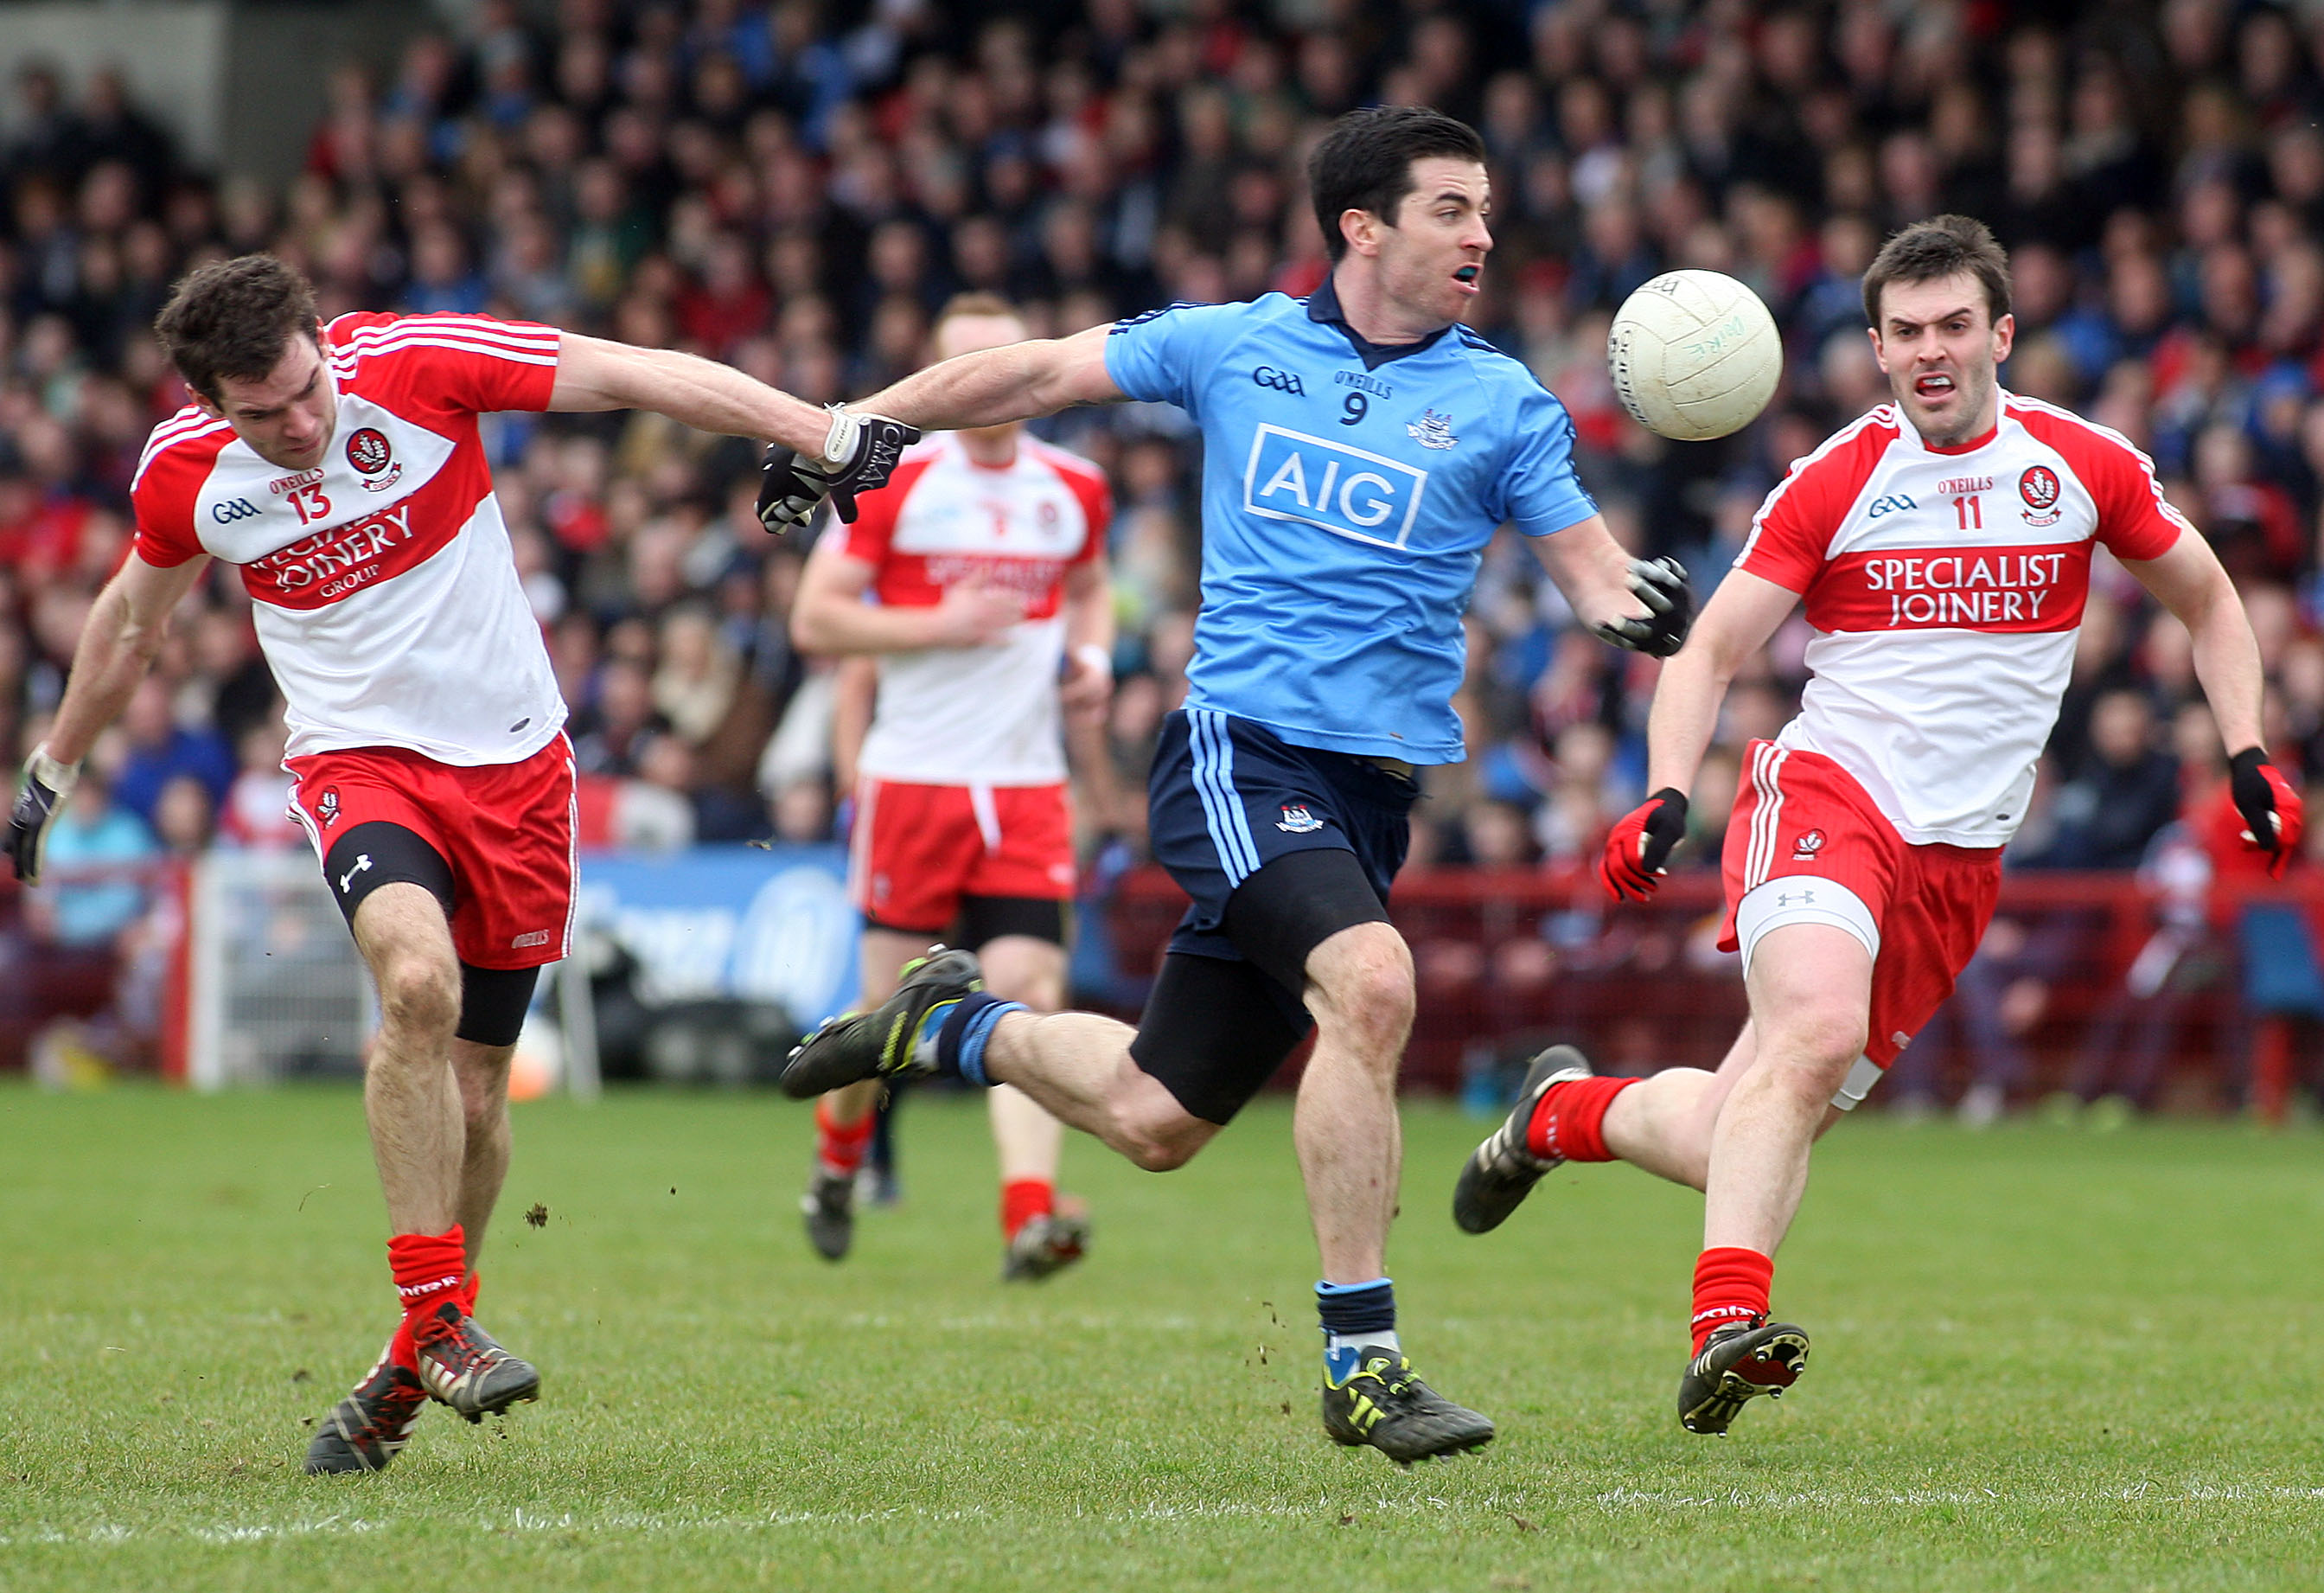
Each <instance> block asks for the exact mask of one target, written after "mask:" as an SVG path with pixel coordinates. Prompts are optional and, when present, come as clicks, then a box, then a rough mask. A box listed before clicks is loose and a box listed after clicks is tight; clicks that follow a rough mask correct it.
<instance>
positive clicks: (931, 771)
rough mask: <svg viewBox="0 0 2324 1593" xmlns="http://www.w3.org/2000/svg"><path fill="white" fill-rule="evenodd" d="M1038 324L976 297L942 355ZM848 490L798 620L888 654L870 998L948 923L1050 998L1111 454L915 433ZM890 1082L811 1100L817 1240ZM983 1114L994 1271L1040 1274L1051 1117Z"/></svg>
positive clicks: (882, 669) (1055, 1003)
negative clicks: (884, 466)
mask: <svg viewBox="0 0 2324 1593" xmlns="http://www.w3.org/2000/svg"><path fill="white" fill-rule="evenodd" d="M1026 336H1027V329H1026V326H1025V323H1024V321H1023V320H1021V319H1020V318H1019V315H1018V313H1017V311H1016V310H1014V309H1013V308H1011V307H1010V305H1009V304H1008V303H1007V302H1006V301H1003V300H1001V299H998V298H995V297H993V296H992V295H991V294H964V295H962V296H960V297H959V298H956V299H954V301H952V302H951V303H949V304H947V305H946V306H945V308H944V310H943V311H942V312H941V313H940V314H939V315H938V317H937V320H936V328H935V329H934V332H933V336H932V340H933V344H934V349H933V352H934V354H935V357H936V358H938V359H949V358H951V357H954V356H955V355H960V354H966V353H969V352H971V351H973V350H975V349H980V348H995V347H1001V346H1002V345H1004V344H1009V343H1016V342H1021V341H1022V340H1023V339H1024V338H1025V337H1026ZM858 509H859V513H858V517H857V519H856V520H855V522H854V523H853V524H852V525H849V526H846V527H844V529H842V528H840V527H839V526H837V525H836V524H835V525H834V526H833V527H832V528H831V530H830V531H829V532H827V533H826V534H825V537H824V538H823V540H822V541H821V542H818V543H817V544H816V550H815V552H814V554H813V555H812V556H811V557H810V558H809V559H808V560H807V571H806V573H805V575H804V576H803V577H802V578H801V579H800V582H799V594H798V602H797V604H796V605H795V606H794V607H793V609H792V619H791V629H792V634H793V635H794V636H795V637H796V638H797V640H798V644H799V646H800V647H802V648H804V649H807V650H808V651H810V652H816V653H850V654H870V655H871V656H873V657H874V658H876V660H877V665H878V675H879V679H878V687H877V695H876V698H875V699H874V706H873V708H872V711H871V725H870V727H869V729H868V731H867V732H866V733H865V734H864V736H863V741H862V748H861V751H860V752H859V753H858V754H857V755H856V757H855V760H854V761H855V764H856V770H857V777H856V783H855V824H854V830H853V836H852V838H851V857H850V858H849V875H850V881H851V886H852V891H853V895H854V898H855V904H856V906H857V907H858V908H859V909H860V910H861V911H862V914H863V926H864V927H863V939H862V977H863V995H862V1002H863V1005H866V1006H867V1007H868V1006H870V1005H874V1004H876V1003H878V1002H881V1001H883V1000H885V999H886V998H887V997H888V996H889V995H890V993H891V992H893V990H894V989H895V987H896V983H897V980H898V978H899V976H900V974H901V973H902V970H903V968H904V965H905V963H907V962H908V961H909V960H910V959H913V958H916V957H919V956H923V955H925V954H926V953H927V949H928V948H929V946H930V945H931V944H932V943H934V942H936V941H937V940H945V939H949V940H950V941H951V943H953V944H955V945H959V946H963V947H964V948H966V949H969V950H971V951H973V952H975V953H976V954H977V958H978V960H979V962H980V963H981V964H982V969H983V977H984V983H985V987H986V988H987V989H989V990H991V991H992V992H993V993H994V994H995V995H998V996H1002V997H1003V998H1005V999H1007V1000H1010V1001H1021V1002H1023V1003H1025V1004H1026V1005H1028V1007H1031V1008H1032V1009H1033V1010H1034V1011H1036V1012H1056V1010H1058V1009H1059V1008H1060V1007H1061V1006H1063V1005H1064V1004H1065V917H1066V913H1065V908H1066V903H1068V902H1069V901H1070V900H1071V899H1072V897H1073V893H1074V847H1073V824H1072V818H1071V813H1070V810H1069V808H1068V804H1067V793H1066V783H1065V739H1064V716H1065V714H1066V713H1068V712H1074V713H1084V714H1090V715H1095V714H1096V713H1098V712H1100V711H1102V709H1103V708H1104V706H1105V704H1106V701H1107V699H1108V698H1109V697H1110V696H1111V692H1112V689H1113V666H1112V662H1111V657H1112V648H1113V598H1112V593H1111V586H1110V584H1109V582H1108V579H1107V575H1106V562H1105V533H1106V527H1107V524H1108V523H1109V522H1110V520H1111V517H1112V504H1111V496H1110V495H1109V493H1108V491H1107V488H1106V483H1105V474H1104V472H1103V471H1102V470H1100V469H1099V468H1097V467H1096V466H1095V465H1093V464H1092V463H1090V461H1088V460H1087V459H1084V458H1081V457H1080V456H1079V455H1077V454H1070V453H1067V452H1065V450H1064V449H1056V448H1052V447H1050V446H1048V445H1047V444H1046V443H1043V442H1041V441H1039V440H1037V439H1035V438H1033V437H1031V436H1029V435H1028V434H1027V433H1026V431H1025V429H1024V427H1023V425H1022V424H1021V423H1017V422H1012V423H1010V424H1007V425H1001V426H991V427H986V428H984V429H982V430H981V431H954V432H945V433H943V434H941V435H939V436H937V437H935V438H932V439H930V440H927V441H926V442H923V443H921V444H920V445H919V446H918V448H915V449H910V450H908V451H907V452H906V453H905V455H904V456H903V459H902V462H901V463H900V464H899V465H898V466H897V468H896V472H895V475H894V476H893V477H891V478H890V481H889V483H888V485H887V486H885V487H883V488H882V489H881V490H880V491H878V492H875V493H868V494H866V495H863V497H862V499H861V500H859V505H858ZM880 1090H881V1085H880V1083H879V1082H878V1081H876V1080H874V1081H869V1082H865V1083H862V1084H854V1085H850V1086H848V1087H847V1088H844V1089H840V1090H835V1091H834V1092H832V1093H831V1094H830V1095H828V1096H825V1098H823V1099H822V1100H821V1101H819V1102H818V1103H817V1104H816V1157H815V1166H814V1170H813V1172H812V1174H811V1175H810V1178H809V1181H808V1184H807V1194H806V1195H805V1196H804V1197H803V1198H802V1199H801V1201H800V1209H801V1211H802V1213H803V1214H804V1216H805V1218H806V1221H807V1237H808V1240H809V1242H810V1243H812V1244H813V1245H814V1246H815V1247H816V1250H817V1251H818V1252H820V1253H821V1254H822V1255H825V1257H827V1258H829V1259H830V1260H833V1261H837V1260H839V1259H840V1258H841V1257H842V1256H844V1255H846V1253H847V1249H848V1246H849V1245H850V1243H851V1242H852V1239H853V1223H854V1215H853V1198H854V1196H853V1191H854V1187H855V1175H856V1172H858V1170H859V1169H860V1168H861V1167H862V1162H863V1157H864V1152H865V1148H866V1144H867V1143H868V1141H869V1139H870V1137H871V1130H872V1125H873V1123H872V1108H873V1107H874V1106H875V1104H876V1103H877V1101H878V1099H879V1095H880ZM991 1112H992V1137H993V1144H994V1145H995V1147H996V1148H997V1149H998V1151H999V1153H1000V1160H1001V1230H1002V1242H1003V1245H1004V1246H1005V1251H1004V1260H1003V1264H1002V1270H1001V1276H1002V1277H1003V1278H1026V1279H1038V1278H1043V1277H1047V1275H1049V1274H1050V1273H1054V1272H1056V1270H1057V1269H1058V1268H1059V1267H1061V1266H1065V1265H1066V1264H1070V1263H1072V1262H1074V1261H1075V1260H1077V1259H1079V1258H1080V1256H1081V1254H1082V1251H1083V1248H1084V1245H1085V1243H1086V1240H1087V1227H1086V1224H1085V1223H1084V1219H1083V1218H1082V1216H1081V1214H1080V1213H1079V1212H1078V1211H1075V1210H1071V1209H1067V1210H1060V1209H1058V1203H1057V1197H1056V1177H1057V1157H1058V1144H1059V1140H1060V1138H1061V1131H1060V1129H1059V1127H1058V1125H1057V1122H1056V1119H1055V1118H1054V1117H1051V1116H1049V1115H1048V1114H1047V1112H1045V1111H1043V1110H1042V1109H1041V1108H1040V1107H1037V1106H1036V1105H1034V1104H1033V1102H1032V1100H1031V1099H1030V1098H1028V1097H1026V1096H1025V1095H1023V1094H1021V1093H1020V1092H1019V1091H1018V1090H1015V1089H1013V1088H1009V1087H1007V1086H1005V1085H1004V1086H1001V1087H999V1088H995V1089H993V1090H992V1091H991Z"/></svg>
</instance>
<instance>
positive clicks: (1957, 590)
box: [1864, 552, 2067, 626]
mask: <svg viewBox="0 0 2324 1593" xmlns="http://www.w3.org/2000/svg"><path fill="white" fill-rule="evenodd" d="M2066 558H2067V555H2065V554H2064V553H1966V552H1964V553H1931V554H1904V555H1898V556H1895V557H1883V556H1880V555H1877V554H1876V555H1873V556H1870V557H1867V559H1866V560H1864V579H1865V583H1866V585H1867V587H1868V588H1870V589H1871V590H1873V591H1875V592H1885V593H1886V594H1887V595H1888V623H1889V624H1890V625H1892V626H1901V625H2010V624H2014V623H2018V622H2022V621H2026V620H2038V619H2040V618H2041V617H2042V605H2043V601H2044V600H2045V599H2046V598H2048V597H2050V596H2051V594H2052V593H2053V592H2055V591H2056V590H2057V589H2058V586H2059V583H2060V582H2061V580H2062V579H2064V575H2065V568H2066Z"/></svg>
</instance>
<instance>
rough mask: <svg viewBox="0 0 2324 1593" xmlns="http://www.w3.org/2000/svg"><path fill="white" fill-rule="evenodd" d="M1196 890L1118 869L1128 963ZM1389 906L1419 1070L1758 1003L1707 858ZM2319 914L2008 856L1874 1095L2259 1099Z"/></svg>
mask: <svg viewBox="0 0 2324 1593" xmlns="http://www.w3.org/2000/svg"><path fill="white" fill-rule="evenodd" d="M1184 909H1185V896H1184V894H1181V893H1180V892H1179V891H1178V889H1177V887H1176V885H1174V884H1171V883H1170V881H1169V878H1168V876H1167V875H1164V874H1163V873H1162V872H1161V871H1160V870H1159V869H1155V868H1145V869H1139V870H1135V871H1132V872H1131V873H1130V874H1128V875H1124V876H1123V879H1122V881H1121V884H1120V889H1119V891H1118V893H1117V894H1116V896H1115V899H1114V901H1113V903H1112V906H1111V930H1112V931H1113V935H1114V939H1115V943H1116V948H1117V952H1118V955H1119V957H1120V960H1121V962H1122V963H1123V965H1124V967H1125V968H1127V969H1128V970H1130V972H1132V973H1136V974H1141V975H1150V974H1151V973H1152V971H1153V970H1154V968H1155V967H1156V966H1157V963H1158V959H1159V957H1160V954H1161V950H1162V947H1163V944H1164V942H1165V941H1166V940H1167V938H1168V936H1169V932H1170V931H1171V929H1172V928H1173V927H1174V926H1175V925H1176V922H1177V920H1178V915H1179V913H1180V912H1182V911H1183V910H1184ZM1390 911H1391V915H1392V916H1393V918H1394V919H1395V922H1396V924H1397V928H1398V930H1400V931H1402V932H1403V934H1404V936H1405V938H1406V940H1407V941H1408V942H1409V943H1410V945H1411V947H1412V951H1413V959H1414V963H1415V966H1416V971H1417V975H1418V981H1419V1016H1418V1021H1417V1022H1416V1024H1415V1027H1414V1033H1413V1039H1412V1043H1411V1046H1410V1049H1409V1050H1408V1051H1407V1053H1406V1060H1405V1070H1404V1083H1405V1086H1406V1088H1419V1089H1433V1090H1445V1091H1450V1090H1455V1089H1458V1088H1462V1085H1463V1083H1464V1080H1465V1079H1470V1078H1471V1076H1473V1075H1474V1074H1475V1073H1476V1071H1477V1070H1479V1069H1480V1067H1483V1066H1490V1065H1499V1066H1501V1067H1504V1068H1505V1067H1506V1066H1507V1065H1508V1063H1509V1062H1510V1061H1512V1060H1515V1059H1517V1058H1521V1057H1522V1056H1524V1055H1525V1054H1526V1053H1528V1052H1529V1051H1532V1050H1534V1049H1536V1048H1537V1047H1538V1046H1539V1045H1542V1044H1545V1043H1548V1042H1552V1041H1554V1040H1571V1041H1573V1042H1576V1043H1579V1044H1581V1045H1582V1046H1584V1047H1585V1048H1586V1049H1588V1050H1589V1051H1590V1052H1591V1056H1592V1059H1593V1060H1594V1061H1595V1062H1596V1064H1597V1065H1598V1066H1599V1067H1600V1070H1602V1071H1607V1072H1621V1073H1649V1072H1653V1071H1655V1070H1656V1069H1659V1068H1663V1067H1667V1066H1674V1065H1683V1066H1690V1067H1701V1068H1709V1067H1715V1066H1717V1065H1718V1062H1719V1059H1720V1057H1721V1056H1722V1055H1723V1054H1724V1053H1725V1051H1726V1050H1727V1048H1728V1046H1729V1044H1730V1043H1731V1042H1732V1041H1733V1040H1734V1038H1735V1034H1736V1031H1737V1029H1738V1025H1739V1024H1740V1023H1741V1022H1742V1020H1743V1016H1744V1010H1745V1008H1744V996H1743V986H1742V978H1741V972H1740V968H1739V966H1738V959H1736V958H1734V957H1732V956H1731V955H1727V954H1722V953H1720V951H1718V950H1717V949H1716V946H1715V941H1716V940H1717V936H1718V931H1719V926H1720V912H1721V904H1720V884H1719V879H1718V876H1717V875H1716V874H1715V873H1713V872H1711V871H1709V870H1701V871H1697V872H1692V873H1680V874H1675V875H1672V876H1671V877H1670V878H1669V879H1668V880H1667V881H1665V884H1664V885H1663V888H1662V889H1661V891H1660V892H1659V893H1658V894H1656V896H1655V900H1654V901H1653V903H1650V904H1648V905H1646V906H1644V907H1637V906H1626V907H1622V908H1619V909H1615V908H1613V907H1611V906H1609V904H1608V903H1607V902H1606V901H1605V898H1604V896H1603V894H1601V893H1600V889H1599V886H1598V884H1597V881H1596V879H1595V877H1594V875H1591V874H1590V873H1588V872H1586V871H1579V870H1575V871H1563V872H1547V871H1541V870H1532V869H1508V870H1501V869H1471V868H1444V869H1429V870H1416V871H1413V872H1410V873H1407V874H1406V875H1404V876H1403V877H1402V878H1400V879H1399V880H1398V881H1397V887H1396V894H1395V898H1394V901H1393V903H1391V909H1390ZM2311 919H2314V920H2316V921H2317V922H2324V881H2316V880H2310V879H2306V878H2298V877H2296V878H2295V879H2293V880H2292V881H2287V882H2285V883H2284V884H2282V885H2269V884H2224V883H2223V884H2219V885H2218V886H2217V887H2215V888H2214V889H2213V890H2212V892H2211V893H2210V894H2209V896H2208V898H2205V899H2201V900H2199V901H2197V902H2195V903H2193V904H2192V907H2191V910H2190V904H2189V903H2187V902H2186V901H2185V900H2184V899H2183V898H2177V899H2174V898H2171V897H2167V896H2164V895H2161V894H2157V893H2155V892H2153V891H2150V890H2149V889H2146V888H2144V886H2142V884H2140V882H2139V881H2138V880H2137V879H2136V878H2135V877H2134V876H2132V875H2124V874H2063V873H2061V874H2013V875H2008V876H2006V880H2005V884H2004V886H2003V890H2002V896H2001V904H2000V908H1999V910H1998V912H1997V913H1996V916H1995V928H1994V930H1993V931H1992V932H1991V933H1990V934H1989V935H1988V937H1987V942H1986V945H1985V948H1984V949H1983V950H1982V951H1981V952H1980V954H1979V957H1978V960H1977V961H1976V962H1975V963H1972V964H1971V966H1970V969H1969V972H1968V973H1967V974H1965V975H1964V976H1963V980H1962V985H1961V988H1960V990H1958V991H1957V992H1956V993H1955V995H1954V997H1953V999H1952V1000H1951V1001H1950V1002H1949V1003H1948V1004H1947V1005H1946V1007H1945V1008H1944V1009H1943V1010H1941V1012H1940V1014H1939V1015H1938V1017H1937V1019H1936V1020H1934V1021H1933V1022H1932V1023H1931V1024H1930V1026H1929V1027H1928V1028H1927V1029H1924V1030H1923V1032H1922V1034H1921V1036H1920V1037H1919V1039H1918V1040H1917V1041H1916V1042H1915V1044H1914V1046H1913V1047H1912V1048H1911V1049H1910V1050H1908V1051H1907V1052H1906V1053H1905V1056H1904V1058H1902V1059H1900V1060H1899V1061H1898V1063H1897V1066H1896V1068H1895V1070H1894V1071H1893V1072H1892V1074H1891V1078H1890V1080H1889V1083H1888V1085H1887V1086H1886V1087H1885V1088H1884V1089H1883V1090H1882V1092H1881V1095H1880V1096H1877V1097H1876V1099H1880V1098H1890V1099H1894V1098H1895V1097H1896V1095H1897V1094H1898V1093H1899V1091H1900V1089H1901V1090H1904V1091H1908V1092H1912V1093H1917V1094H1921V1095H1923V1096H1924V1097H1925V1098H1930V1099H1944V1100H1950V1099H1954V1098H1958V1097H1960V1095H1962V1094H1963V1093H1965V1092H1966V1091H1967V1090H1969V1089H1970V1088H1974V1087H1975V1086H1976V1085H1977V1084H1978V1083H1979V1082H1984V1083H1986V1084H1987V1085H1988V1086H1989V1087H1991V1088H1995V1089H1997V1091H1999V1092H2001V1093H2003V1094H2005V1095H2006V1097H2007V1098H2009V1099H2012V1100H2024V1099H2028V1098H2033V1097H2036V1096H2040V1095H2043V1094H2046V1093H2048V1092H2050V1091H2052V1090H2056V1089H2064V1088H2071V1089H2075V1090H2077V1091H2078V1092H2080V1093H2081V1094H2083V1095H2084V1096H2085V1097H2087V1098H2096V1097H2098V1096H2101V1095H2107V1094H2124V1095H2127V1096H2130V1097H2131V1098H2134V1099H2135V1101H2136V1102H2137V1104H2139V1105H2141V1106H2144V1107H2183V1108H2193V1109H2201V1108H2204V1107H2218V1106H2226V1105H2231V1104H2235V1103H2236V1102H2237V1101H2239V1100H2240V1099H2242V1098H2244V1096H2245V1094H2246V1090H2247V1089H2253V1090H2256V1091H2258V1092H2259V1093H2260V1094H2261V1096H2262V1104H2263V1105H2265V1092H2266V1091H2267V1090H2268V1089H2269V1088H2274V1089H2276V1090H2278V1091H2281V1090H2282V1088H2287V1087H2288V1085H2289V1083H2290V1082H2291V1080H2292V1079H2293V1078H2295V1077H2296V1076H2297V1075H2298V1074H2299V1073H2300V1072H2301V1070H2303V1068H2304V1067H2305V1066H2306V1065H2307V1064H2308V1063H2310V1061H2312V1060H2313V1059H2314V1057H2315V1056H2316V1054H2317V1052H2318V1051H2319V1043H2318V1042H2319V1024H2318V1020H2319V1019H2324V973H2319V968H2318V958H2317V953H2316V947H2317V945H2318V943H2319V941H2318V937H2317V935H2316V934H2315V932H2314V931H2313V929H2312V928H2311V927H2310V920H2311ZM2255 1070H2256V1072H2257V1073H2258V1074H2259V1075H2261V1076H2260V1077H2258V1078H2257V1079H2253V1078H2250V1077H2247V1075H2249V1074H2251V1073H2253V1072H2254V1071H2255ZM2271 1073H2272V1074H2273V1078H2271V1077H2270V1075H2271Z"/></svg>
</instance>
